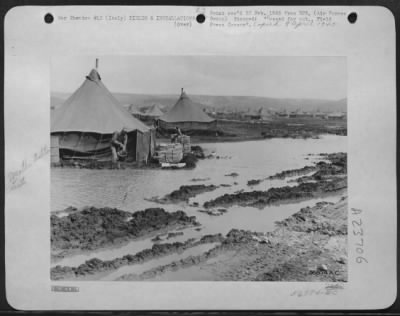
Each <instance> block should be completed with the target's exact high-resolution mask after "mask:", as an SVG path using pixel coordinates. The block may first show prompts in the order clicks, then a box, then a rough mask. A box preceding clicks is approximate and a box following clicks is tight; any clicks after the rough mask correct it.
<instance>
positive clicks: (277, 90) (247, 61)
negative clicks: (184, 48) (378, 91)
mask: <svg viewBox="0 0 400 316" xmlns="http://www.w3.org/2000/svg"><path fill="white" fill-rule="evenodd" d="M95 58H96V56H94V57H63V58H53V59H52V67H51V76H52V77H51V83H52V87H51V91H53V92H68V93H71V92H73V91H75V90H76V89H77V88H78V87H79V86H80V85H81V84H82V82H83V80H84V79H85V76H86V75H87V74H88V73H89V72H90V70H91V69H92V68H94V66H95ZM98 71H99V73H100V75H101V78H102V81H103V83H104V84H105V85H106V86H107V87H108V89H109V90H110V91H111V92H126V93H143V94H179V92H180V88H181V87H183V88H185V90H186V91H187V93H188V94H203V95H228V96H229V95H235V96H237V95H243V96H265V97H274V98H312V99H331V100H332V99H341V98H345V97H346V96H347V89H346V87H347V74H346V73H347V71H346V58H345V57H226V56H222V57H216V56H190V57H189V56H177V57H175V56H174V57H169V56H164V57H161V56H152V57H151V56H150V57H149V56H146V57H143V56H123V57H118V56H112V57H104V56H99V68H98Z"/></svg>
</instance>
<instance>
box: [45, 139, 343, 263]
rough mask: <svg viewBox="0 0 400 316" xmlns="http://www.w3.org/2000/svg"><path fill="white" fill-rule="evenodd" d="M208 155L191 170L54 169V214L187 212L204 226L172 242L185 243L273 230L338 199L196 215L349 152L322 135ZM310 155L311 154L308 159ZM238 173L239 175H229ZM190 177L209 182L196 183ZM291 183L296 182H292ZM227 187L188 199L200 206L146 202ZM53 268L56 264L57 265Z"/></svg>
mask: <svg viewBox="0 0 400 316" xmlns="http://www.w3.org/2000/svg"><path fill="white" fill-rule="evenodd" d="M199 145H200V146H201V147H202V148H203V149H204V151H205V153H206V155H207V154H210V153H215V154H214V155H213V158H211V159H204V160H200V161H199V162H198V164H197V167H196V168H195V169H192V170H161V169H148V170H140V169H125V170H92V169H74V168H53V169H52V170H51V211H52V212H56V211H60V210H63V209H65V208H67V207H69V206H73V207H76V208H78V209H80V208H82V207H85V206H95V207H113V208H114V207H115V208H118V209H122V210H125V211H129V212H135V211H139V210H143V209H145V208H149V207H163V208H164V209H166V210H167V211H170V212H173V211H176V210H183V211H185V212H186V213H187V214H188V215H189V216H192V215H194V216H196V217H197V220H198V221H199V222H200V223H201V224H202V226H201V228H202V230H201V231H196V230H194V229H193V228H188V229H186V230H184V235H183V236H178V237H177V238H174V239H171V240H170V241H171V242H173V241H184V240H187V239H188V238H192V237H194V238H198V237H200V236H202V235H205V234H216V233H222V234H226V233H227V232H229V231H230V230H231V229H232V228H238V229H249V230H253V231H264V232H266V231H271V230H273V229H274V222H275V221H278V220H282V219H284V218H287V217H288V216H290V215H292V214H293V213H295V212H297V211H299V210H300V208H302V207H305V206H313V205H314V204H315V203H316V202H318V201H322V200H324V201H336V200H337V199H338V198H337V197H336V198H323V199H312V200H308V201H303V202H295V203H292V204H282V205H273V206H267V207H265V208H263V209H256V208H251V207H239V206H232V207H229V208H228V212H227V213H225V214H224V215H222V216H210V215H207V214H204V213H200V212H198V210H199V209H201V205H202V204H203V203H204V202H205V201H208V200H210V199H212V198H215V197H217V196H220V195H223V194H225V193H234V192H236V191H239V190H245V191H253V190H268V189H269V188H270V187H281V186H285V185H295V184H294V183H288V182H287V180H288V179H285V180H266V181H263V182H261V183H260V184H258V185H255V186H251V187H250V186H248V185H247V181H248V180H251V179H262V178H265V177H268V176H271V175H274V174H275V173H277V172H281V171H284V170H289V169H297V168H302V167H304V166H306V165H312V163H313V162H314V161H316V159H319V157H317V156H315V154H319V153H333V152H347V137H345V136H332V135H327V136H322V137H321V138H320V139H306V140H305V139H268V140H258V141H246V142H228V143H203V144H199ZM310 154H311V155H310ZM231 173H237V174H238V176H237V177H231V176H226V175H227V174H231ZM192 179H205V180H204V181H199V182H193V181H191V180H192ZM292 179H293V178H292ZM200 183H201V184H214V185H221V184H225V185H229V186H221V187H219V188H218V189H217V190H215V191H212V192H207V193H203V194H200V195H198V196H196V197H194V198H192V199H191V200H190V203H189V204H191V203H193V202H197V203H199V205H200V206H198V207H193V206H190V205H186V204H181V205H176V204H169V205H161V206H160V205H159V204H157V203H155V202H151V201H148V200H146V198H151V197H154V196H158V197H162V196H164V195H166V194H168V193H170V192H171V191H173V190H176V189H178V188H179V187H180V186H181V185H193V184H200ZM152 244H153V243H152V242H151V240H150V238H149V239H145V240H140V241H137V242H130V243H128V244H126V245H123V246H121V247H119V248H112V249H102V250H100V251H96V252H95V253H91V254H89V253H87V254H86V253H85V254H79V255H76V256H72V257H68V258H65V259H62V260H61V261H59V262H57V264H60V265H69V266H77V265H79V264H81V263H83V262H84V261H85V260H88V259H90V258H93V257H97V258H99V259H102V260H110V259H113V258H115V257H122V256H124V255H126V254H128V253H130V254H134V253H136V252H138V251H140V250H142V249H144V248H149V247H151V246H152ZM53 265H54V264H53Z"/></svg>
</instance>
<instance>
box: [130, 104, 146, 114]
mask: <svg viewBox="0 0 400 316" xmlns="http://www.w3.org/2000/svg"><path fill="white" fill-rule="evenodd" d="M129 112H130V113H131V114H143V113H142V111H140V109H139V106H137V105H136V104H130V105H129Z"/></svg>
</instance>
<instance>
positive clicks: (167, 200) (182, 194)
mask: <svg viewBox="0 0 400 316" xmlns="http://www.w3.org/2000/svg"><path fill="white" fill-rule="evenodd" d="M217 188H218V186H217V185H213V184H210V185H205V184H193V185H182V186H180V187H179V189H178V190H174V191H172V192H171V193H169V194H167V195H165V196H164V197H162V198H158V197H152V198H148V199H146V200H148V201H151V202H156V203H159V204H175V203H180V202H185V203H188V202H189V199H190V198H192V197H195V196H196V195H198V194H201V193H204V192H211V191H214V190H215V189H217Z"/></svg>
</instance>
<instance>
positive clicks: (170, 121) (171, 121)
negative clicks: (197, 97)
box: [158, 89, 217, 132]
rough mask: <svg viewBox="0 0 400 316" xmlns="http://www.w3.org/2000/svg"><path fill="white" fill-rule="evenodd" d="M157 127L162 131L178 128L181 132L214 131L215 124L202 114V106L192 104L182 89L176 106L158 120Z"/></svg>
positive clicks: (211, 119)
mask: <svg viewBox="0 0 400 316" xmlns="http://www.w3.org/2000/svg"><path fill="white" fill-rule="evenodd" d="M158 126H159V127H160V128H161V129H164V130H172V129H174V128H175V127H179V128H180V129H181V130H182V131H183V132H185V131H189V130H191V131H193V130H215V129H216V127H217V122H216V120H215V119H213V118H211V117H209V116H208V115H207V114H206V113H204V112H203V110H202V106H201V105H200V104H197V103H195V102H193V101H192V100H191V99H190V98H189V97H188V96H187V94H186V93H185V92H184V91H183V89H182V91H181V95H180V97H179V99H178V101H177V102H176V104H175V105H174V106H173V107H172V108H171V110H169V111H168V112H167V113H166V114H164V115H162V116H161V117H160V119H159V120H158Z"/></svg>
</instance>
